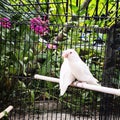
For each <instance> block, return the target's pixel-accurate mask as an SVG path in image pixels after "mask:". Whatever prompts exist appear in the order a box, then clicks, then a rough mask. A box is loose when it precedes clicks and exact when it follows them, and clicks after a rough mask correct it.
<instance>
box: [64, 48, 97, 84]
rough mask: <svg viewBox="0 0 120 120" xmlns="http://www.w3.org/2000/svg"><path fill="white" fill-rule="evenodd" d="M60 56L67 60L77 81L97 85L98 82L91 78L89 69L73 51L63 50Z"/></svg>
mask: <svg viewBox="0 0 120 120" xmlns="http://www.w3.org/2000/svg"><path fill="white" fill-rule="evenodd" d="M62 56H63V57H64V58H66V59H67V60H68V64H69V67H70V69H71V72H72V74H73V75H74V76H75V78H76V79H77V80H78V81H81V82H86V83H88V84H95V85H99V84H98V83H97V82H98V80H97V79H96V78H95V77H93V75H92V73H91V72H90V70H89V67H88V66H87V65H86V64H85V63H84V62H83V61H82V60H81V58H80V57H79V55H78V53H77V52H76V51H75V50H74V49H68V50H65V51H64V53H63V55H62Z"/></svg>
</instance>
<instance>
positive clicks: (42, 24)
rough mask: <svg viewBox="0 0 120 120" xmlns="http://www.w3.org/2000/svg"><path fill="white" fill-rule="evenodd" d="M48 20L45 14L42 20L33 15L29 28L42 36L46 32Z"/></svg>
mask: <svg viewBox="0 0 120 120" xmlns="http://www.w3.org/2000/svg"><path fill="white" fill-rule="evenodd" d="M48 22H49V21H48V19H46V16H45V17H44V19H43V20H42V19H41V18H40V17H35V18H32V19H31V20H30V28H31V29H32V30H34V31H35V33H36V34H40V35H41V36H44V35H46V34H47V33H48Z"/></svg>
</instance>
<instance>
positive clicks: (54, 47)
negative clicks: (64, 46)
mask: <svg viewBox="0 0 120 120" xmlns="http://www.w3.org/2000/svg"><path fill="white" fill-rule="evenodd" d="M47 48H49V49H57V46H56V45H54V44H50V43H49V44H47Z"/></svg>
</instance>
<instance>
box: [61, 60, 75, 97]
mask: <svg viewBox="0 0 120 120" xmlns="http://www.w3.org/2000/svg"><path fill="white" fill-rule="evenodd" d="M74 80H75V77H74V76H73V74H72V72H71V70H70V67H69V65H68V60H67V59H66V58H64V61H63V63H62V65H61V69H60V81H59V86H60V96H62V95H64V93H65V92H66V90H67V88H68V86H69V85H70V84H71V83H72V82H73V81H74Z"/></svg>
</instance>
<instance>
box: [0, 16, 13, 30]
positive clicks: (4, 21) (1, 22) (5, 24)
mask: <svg viewBox="0 0 120 120" xmlns="http://www.w3.org/2000/svg"><path fill="white" fill-rule="evenodd" d="M0 26H2V27H4V28H11V22H10V19H9V18H6V17H4V18H0Z"/></svg>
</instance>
